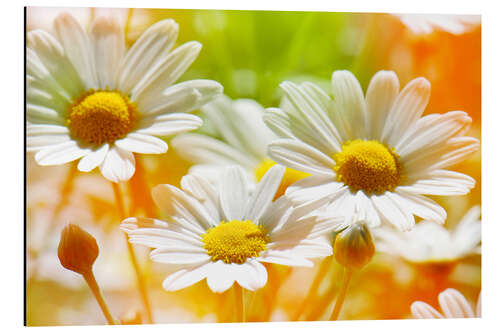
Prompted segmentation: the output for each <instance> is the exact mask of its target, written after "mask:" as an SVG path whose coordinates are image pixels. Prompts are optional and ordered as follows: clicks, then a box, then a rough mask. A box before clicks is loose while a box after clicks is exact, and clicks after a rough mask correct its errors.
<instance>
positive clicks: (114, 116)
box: [67, 89, 137, 145]
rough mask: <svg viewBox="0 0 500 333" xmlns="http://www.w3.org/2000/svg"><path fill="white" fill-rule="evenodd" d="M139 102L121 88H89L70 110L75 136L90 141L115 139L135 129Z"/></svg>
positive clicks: (72, 130)
mask: <svg viewBox="0 0 500 333" xmlns="http://www.w3.org/2000/svg"><path fill="white" fill-rule="evenodd" d="M136 109H137V107H136V105H135V103H133V102H131V101H130V100H129V98H128V97H127V96H125V95H122V94H121V93H119V92H117V91H107V90H92V89H91V90H89V91H88V92H86V93H85V94H83V96H82V97H80V98H79V99H78V100H77V101H76V102H75V103H73V104H72V105H71V106H70V108H69V112H68V119H67V125H68V128H69V129H70V133H71V136H72V137H74V138H75V139H79V140H81V141H83V142H85V143H89V144H98V145H99V144H103V143H106V142H107V143H113V142H114V141H115V140H118V139H121V138H123V137H125V136H126V135H127V134H128V133H129V132H130V130H131V129H132V126H133V123H134V116H135V112H136Z"/></svg>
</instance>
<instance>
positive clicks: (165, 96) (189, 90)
mask: <svg viewBox="0 0 500 333" xmlns="http://www.w3.org/2000/svg"><path fill="white" fill-rule="evenodd" d="M222 91H223V87H222V86H221V85H220V84H219V83H218V82H215V81H212V80H191V81H185V82H181V83H178V84H175V85H173V86H170V87H168V88H167V89H165V90H164V91H163V92H161V93H160V94H158V95H156V97H155V98H153V99H151V100H150V101H142V102H141V106H140V112H141V114H143V115H145V116H147V117H150V116H155V115H163V114H165V113H174V112H176V113H179V112H191V111H193V110H195V109H198V108H200V107H201V106H202V105H204V104H205V103H207V102H209V101H210V100H212V99H215V98H216V97H217V96H219V95H221V94H222Z"/></svg>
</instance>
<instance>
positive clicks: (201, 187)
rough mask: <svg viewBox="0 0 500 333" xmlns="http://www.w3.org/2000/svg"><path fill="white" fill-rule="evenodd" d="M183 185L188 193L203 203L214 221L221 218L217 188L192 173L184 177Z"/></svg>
mask: <svg viewBox="0 0 500 333" xmlns="http://www.w3.org/2000/svg"><path fill="white" fill-rule="evenodd" d="M181 187H182V189H183V190H184V191H185V192H186V193H188V194H190V195H192V196H193V197H195V198H196V199H198V200H200V201H201V202H202V203H203V205H204V206H205V208H206V209H207V211H208V212H209V213H210V214H211V215H212V217H213V219H214V221H218V220H220V214H219V208H220V207H219V198H218V194H217V190H216V189H215V187H214V186H212V184H210V183H209V182H208V181H207V180H205V179H204V178H202V177H200V176H198V175H196V174H191V175H186V176H184V177H182V179H181Z"/></svg>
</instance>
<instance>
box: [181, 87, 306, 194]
mask: <svg viewBox="0 0 500 333" xmlns="http://www.w3.org/2000/svg"><path fill="white" fill-rule="evenodd" d="M201 110H202V114H203V116H204V117H205V119H204V124H203V127H202V129H203V128H205V129H206V132H207V134H202V133H186V134H181V135H179V136H177V137H175V138H174V139H173V140H172V142H171V144H172V146H173V147H174V149H175V150H176V151H177V153H178V154H179V155H180V156H181V157H183V158H184V159H186V160H188V161H190V162H193V163H195V165H194V166H193V167H191V168H190V170H189V172H190V173H196V174H199V175H202V176H203V177H204V178H206V179H209V180H211V181H212V182H214V181H216V180H217V178H218V177H219V175H220V173H221V172H222V170H224V169H225V167H227V166H229V165H239V166H241V167H242V168H243V169H244V170H245V172H246V175H247V178H248V180H249V181H250V182H251V183H254V182H258V181H259V180H260V179H261V178H262V176H264V174H265V173H266V172H267V171H268V170H269V169H270V168H271V167H272V166H273V165H275V164H276V163H275V162H273V161H272V160H271V159H270V158H269V157H268V156H267V145H268V144H270V143H271V142H272V141H273V140H275V139H277V136H276V135H275V134H274V133H273V132H272V131H271V130H270V129H269V128H268V127H267V126H266V124H265V123H264V121H263V120H262V116H263V114H264V108H263V107H262V106H261V105H260V104H259V103H257V102H256V101H254V100H251V99H238V100H234V101H233V100H231V99H230V98H229V97H227V96H221V97H219V98H217V99H216V100H214V101H213V102H210V103H208V104H206V105H204V106H203V107H202V108H201ZM307 176H309V174H306V173H304V172H301V171H298V170H293V169H290V168H287V169H286V171H285V175H284V176H283V181H282V184H281V185H280V188H279V189H278V192H277V196H281V195H282V194H283V193H284V192H285V190H286V188H287V186H288V185H290V184H292V183H294V182H296V181H297V180H300V179H302V178H305V177H307Z"/></svg>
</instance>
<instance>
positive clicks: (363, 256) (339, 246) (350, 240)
mask: <svg viewBox="0 0 500 333" xmlns="http://www.w3.org/2000/svg"><path fill="white" fill-rule="evenodd" d="M333 251H334V253H335V259H336V260H337V262H338V263H339V264H341V265H342V266H344V267H346V268H349V269H361V268H363V267H364V266H365V265H366V264H368V263H369V262H370V260H371V259H372V257H373V254H374V253H375V245H374V244H373V240H372V235H371V233H370V229H368V226H367V225H366V223H365V222H364V221H358V222H356V223H354V224H352V225H350V226H349V227H347V228H346V229H344V230H342V231H341V232H340V233H338V234H337V236H336V237H335V245H334V248H333Z"/></svg>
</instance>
